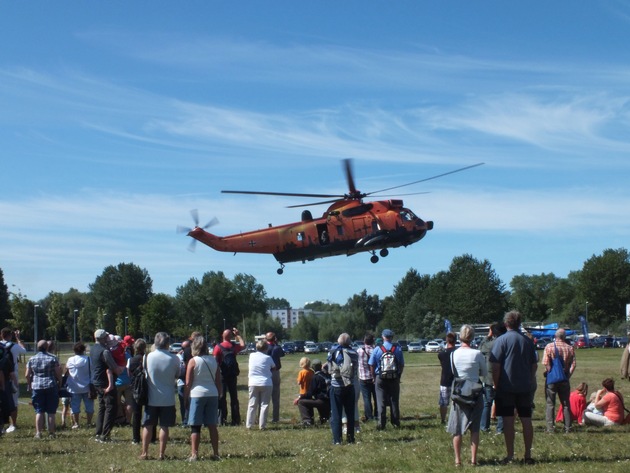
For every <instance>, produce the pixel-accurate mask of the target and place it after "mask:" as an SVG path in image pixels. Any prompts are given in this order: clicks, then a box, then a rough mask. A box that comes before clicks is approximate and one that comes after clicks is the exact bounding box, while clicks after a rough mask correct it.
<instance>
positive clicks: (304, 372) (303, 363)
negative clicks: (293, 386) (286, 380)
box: [293, 356, 315, 404]
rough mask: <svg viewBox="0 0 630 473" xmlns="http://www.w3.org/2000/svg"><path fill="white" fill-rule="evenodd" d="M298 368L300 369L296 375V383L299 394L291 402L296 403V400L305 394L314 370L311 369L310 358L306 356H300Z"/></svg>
mask: <svg viewBox="0 0 630 473" xmlns="http://www.w3.org/2000/svg"><path fill="white" fill-rule="evenodd" d="M300 368H302V369H301V370H300V372H299V373H298V376H297V384H298V386H299V387H300V395H299V396H298V397H297V398H296V399H295V401H293V404H297V402H298V400H299V399H300V398H301V397H304V396H305V395H306V393H307V392H308V388H309V387H310V385H311V380H312V379H313V376H314V375H315V372H314V371H313V370H312V369H311V360H310V359H309V358H308V357H306V356H303V357H302V358H300Z"/></svg>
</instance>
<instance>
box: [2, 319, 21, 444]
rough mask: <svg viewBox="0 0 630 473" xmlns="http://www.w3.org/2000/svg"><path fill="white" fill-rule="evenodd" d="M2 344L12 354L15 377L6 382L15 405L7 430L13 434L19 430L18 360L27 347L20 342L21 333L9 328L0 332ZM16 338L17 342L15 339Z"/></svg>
mask: <svg viewBox="0 0 630 473" xmlns="http://www.w3.org/2000/svg"><path fill="white" fill-rule="evenodd" d="M0 338H1V340H0V343H2V345H3V346H4V348H5V350H9V351H10V353H11V356H10V358H11V359H12V360H13V375H12V376H11V377H10V379H8V380H6V384H5V389H6V390H7V393H8V395H9V396H12V399H13V404H12V407H13V408H12V409H11V411H10V412H9V416H10V419H11V425H10V426H9V427H7V429H6V430H5V432H6V433H11V432H13V431H14V430H15V429H16V428H17V415H18V396H19V391H20V389H19V386H20V383H19V380H18V360H19V359H20V355H22V354H24V353H26V347H24V343H23V342H22V340H20V331H19V330H12V329H10V328H9V327H5V328H3V329H2V332H0ZM14 338H15V342H14V341H13V339H14Z"/></svg>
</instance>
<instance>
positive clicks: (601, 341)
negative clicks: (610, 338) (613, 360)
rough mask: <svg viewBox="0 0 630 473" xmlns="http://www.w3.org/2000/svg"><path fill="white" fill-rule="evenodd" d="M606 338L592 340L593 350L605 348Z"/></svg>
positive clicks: (600, 337)
mask: <svg viewBox="0 0 630 473" xmlns="http://www.w3.org/2000/svg"><path fill="white" fill-rule="evenodd" d="M605 338H606V337H602V336H599V337H595V338H593V339H592V340H591V347H593V348H603V347H604V339H605Z"/></svg>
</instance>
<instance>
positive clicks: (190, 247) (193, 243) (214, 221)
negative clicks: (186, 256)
mask: <svg viewBox="0 0 630 473" xmlns="http://www.w3.org/2000/svg"><path fill="white" fill-rule="evenodd" d="M190 215H191V216H192V219H193V222H194V223H195V226H194V227H193V228H190V227H183V226H181V225H178V226H177V229H176V231H177V233H186V234H190V232H192V231H193V230H195V229H197V228H200V229H201V230H207V229H208V228H210V227H213V226H214V225H216V224H217V223H219V220H218V219H217V218H216V217H214V218H213V219H212V220H210V221H209V222H208V223H206V224H205V225H204V226H203V227H200V226H199V211H198V210H197V209H192V210H191V211H190ZM196 245H197V240H195V239H193V240H192V241H191V242H190V245H188V251H190V252H192V253H194V252H195V248H196Z"/></svg>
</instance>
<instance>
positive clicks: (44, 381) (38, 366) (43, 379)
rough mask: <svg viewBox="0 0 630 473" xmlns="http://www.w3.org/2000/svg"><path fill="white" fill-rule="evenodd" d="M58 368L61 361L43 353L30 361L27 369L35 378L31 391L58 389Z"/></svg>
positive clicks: (39, 353)
mask: <svg viewBox="0 0 630 473" xmlns="http://www.w3.org/2000/svg"><path fill="white" fill-rule="evenodd" d="M58 366H59V360H57V357H56V356H54V355H51V354H50V353H46V352H41V351H40V352H38V353H37V355H35V356H34V357H32V358H31V359H30V360H28V363H27V365H26V367H27V368H28V369H29V370H30V372H31V375H32V377H33V378H32V379H33V380H32V382H31V389H32V390H33V391H35V390H37V389H50V388H55V387H57V373H56V369H57V367H58Z"/></svg>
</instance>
